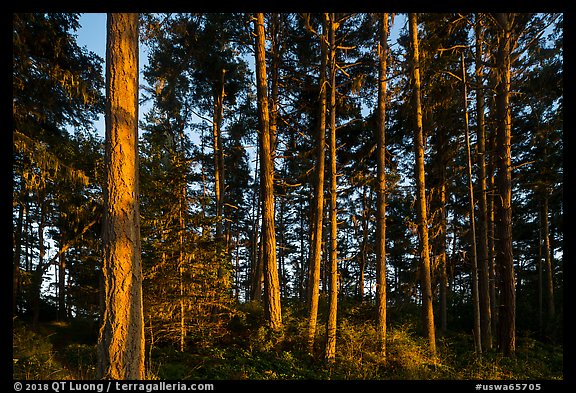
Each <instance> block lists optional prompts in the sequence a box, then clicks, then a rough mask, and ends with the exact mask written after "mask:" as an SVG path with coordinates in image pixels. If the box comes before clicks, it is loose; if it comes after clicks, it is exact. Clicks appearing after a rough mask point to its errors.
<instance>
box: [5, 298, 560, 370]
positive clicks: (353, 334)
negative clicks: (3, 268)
mask: <svg viewBox="0 0 576 393" xmlns="http://www.w3.org/2000/svg"><path fill="white" fill-rule="evenodd" d="M283 311H284V310H283ZM363 313H364V311H363V310H362V308H361V307H356V308H350V309H348V310H347V312H346V313H343V314H344V315H342V316H341V317H340V319H339V325H338V329H339V330H338V341H337V357H336V361H335V362H334V363H333V364H327V363H326V362H325V361H324V359H323V357H322V347H323V340H324V336H323V332H322V331H323V328H324V327H323V326H319V332H318V336H317V342H316V353H315V354H314V356H311V355H310V354H308V353H307V351H306V349H305V348H306V346H305V343H306V333H307V331H306V318H304V317H302V316H300V317H297V316H294V315H290V311H289V309H288V311H287V312H285V313H284V315H283V317H284V325H285V328H284V332H283V333H282V334H273V333H271V332H269V331H268V330H267V329H266V328H264V327H262V326H261V325H260V322H261V318H260V317H261V316H260V314H259V312H258V311H254V309H252V310H250V309H247V310H245V312H244V313H243V314H242V315H243V316H242V317H241V318H235V319H233V320H232V322H231V323H230V324H229V326H228V331H229V333H228V334H227V335H226V336H225V337H220V338H218V339H216V340H212V341H211V342H209V343H208V342H205V343H204V344H200V343H198V342H197V343H190V344H189V346H188V348H187V349H186V350H185V351H184V352H180V351H179V350H177V349H176V348H175V346H171V345H163V346H153V347H152V348H150V347H149V346H148V347H147V354H146V356H147V359H146V366H147V373H148V378H149V379H163V380H188V379H194V380H241V379H248V380H432V379H433V380H562V379H563V347H562V345H560V344H553V343H544V342H542V341H539V340H536V339H535V338H532V337H530V336H529V335H528V334H519V336H518V338H517V351H516V356H515V357H514V358H506V357H503V356H502V355H501V354H499V353H498V352H496V351H491V352H487V353H485V354H483V355H482V356H476V355H475V353H474V350H473V341H472V337H471V335H470V334H463V333H459V332H449V333H448V334H447V335H446V336H445V337H438V338H437V356H436V358H433V357H432V356H430V355H429V353H428V351H427V346H426V340H425V339H424V338H423V337H422V336H421V335H420V334H418V332H417V327H415V326H414V324H411V323H409V322H401V323H394V322H391V323H390V324H389V327H388V340H387V358H386V360H384V359H383V358H382V356H380V355H379V354H378V353H377V352H376V346H375V343H376V331H375V328H374V322H373V321H371V320H369V319H367V318H365V317H363V315H362V314H363ZM96 337H97V329H95V327H94V323H88V322H86V321H72V322H69V323H68V322H66V323H65V322H46V323H43V324H41V326H40V328H39V329H38V331H33V330H32V329H31V327H30V325H29V324H27V323H26V322H24V321H21V320H19V319H18V318H16V319H15V321H14V329H13V365H14V371H13V377H14V379H44V380H50V379H94V378H95V365H96V344H95V342H96Z"/></svg>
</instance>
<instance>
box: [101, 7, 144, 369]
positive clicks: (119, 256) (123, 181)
mask: <svg viewBox="0 0 576 393" xmlns="http://www.w3.org/2000/svg"><path fill="white" fill-rule="evenodd" d="M107 33H108V34H107V46H106V48H107V51H106V52H107V53H106V58H107V62H106V81H107V88H106V93H107V107H106V153H105V160H104V161H105V168H106V179H105V192H104V222H103V239H102V240H103V247H104V250H103V251H104V262H103V266H102V274H103V283H104V287H103V288H102V290H103V293H104V304H103V315H102V326H101V329H100V336H99V339H98V370H97V372H98V375H99V377H100V378H111V379H143V378H144V376H145V375H144V317H143V307H142V266H141V259H140V258H141V256H140V251H141V246H140V209H139V179H138V177H139V173H138V14H109V15H108V23H107Z"/></svg>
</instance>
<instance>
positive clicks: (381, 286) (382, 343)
mask: <svg viewBox="0 0 576 393" xmlns="http://www.w3.org/2000/svg"><path fill="white" fill-rule="evenodd" d="M379 25H380V26H379V27H380V41H379V43H378V123H377V129H376V149H377V150H376V151H377V153H376V160H377V163H376V166H377V168H376V320H377V324H376V329H377V333H378V349H379V350H380V354H381V355H382V356H384V357H386V287H387V285H386V70H387V57H388V14H387V13H384V14H382V15H380V23H379Z"/></svg>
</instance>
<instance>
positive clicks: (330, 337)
mask: <svg viewBox="0 0 576 393" xmlns="http://www.w3.org/2000/svg"><path fill="white" fill-rule="evenodd" d="M327 23H328V40H329V45H330V51H329V53H330V105H329V109H330V137H329V151H330V155H329V156H330V254H329V255H330V258H329V260H330V268H329V276H330V288H329V291H328V324H327V327H326V359H327V360H328V362H334V361H335V359H336V316H337V312H338V310H337V307H338V259H337V258H338V243H337V239H336V236H337V224H338V222H337V210H336V209H337V206H336V38H335V29H336V21H335V20H334V13H331V14H330V15H329V17H328V21H327Z"/></svg>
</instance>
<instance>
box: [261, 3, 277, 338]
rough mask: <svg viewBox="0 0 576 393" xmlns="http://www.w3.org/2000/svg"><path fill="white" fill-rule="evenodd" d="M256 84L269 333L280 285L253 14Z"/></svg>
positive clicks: (263, 90) (274, 327)
mask: <svg viewBox="0 0 576 393" xmlns="http://www.w3.org/2000/svg"><path fill="white" fill-rule="evenodd" d="M254 30H255V33H256V45H255V51H256V82H257V88H258V124H259V129H260V181H261V182H262V243H263V248H262V264H263V268H264V269H263V270H264V311H265V315H266V320H267V321H268V323H269V326H270V328H271V329H272V330H279V329H280V328H281V327H282V313H281V308H280V284H279V281H278V267H277V266H276V234H275V223H274V221H275V220H274V158H273V151H272V146H271V142H272V139H271V135H270V118H269V114H268V87H267V82H266V53H265V48H266V42H265V31H264V14H263V13H258V14H256V18H255V20H254Z"/></svg>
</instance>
